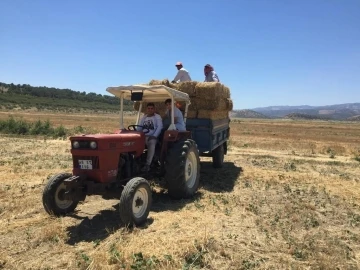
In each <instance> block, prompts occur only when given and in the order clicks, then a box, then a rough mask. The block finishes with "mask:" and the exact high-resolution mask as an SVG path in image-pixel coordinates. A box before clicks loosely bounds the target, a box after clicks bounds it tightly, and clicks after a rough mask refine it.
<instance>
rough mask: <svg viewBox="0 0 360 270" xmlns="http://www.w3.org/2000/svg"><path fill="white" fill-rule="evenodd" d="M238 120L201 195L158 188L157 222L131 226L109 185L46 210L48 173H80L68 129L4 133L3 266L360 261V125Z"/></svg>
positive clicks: (307, 265)
mask: <svg viewBox="0 0 360 270" xmlns="http://www.w3.org/2000/svg"><path fill="white" fill-rule="evenodd" d="M8 114H9V113H6V114H0V117H1V115H3V119H7V117H8V116H7V115H8ZM14 117H15V118H16V119H20V117H23V120H24V121H25V122H36V121H37V120H40V121H42V123H44V121H46V120H47V119H49V122H50V123H52V125H53V127H56V126H59V125H63V126H64V128H65V129H67V130H74V129H75V128H77V127H78V129H80V126H81V128H82V129H84V130H87V129H94V130H95V129H96V130H97V131H99V132H107V131H111V130H115V129H116V128H117V125H118V116H117V115H106V116H105V115H101V114H99V115H83V114H78V115H75V114H66V115H61V114H48V115H46V114H44V115H40V114H35V115H34V114H25V113H24V114H22V115H21V114H19V113H18V114H16V115H14ZM82 119H86V120H84V121H83V120H82ZM133 119H134V117H133V118H126V121H127V123H131V121H133ZM231 125H232V126H231V136H232V137H231V138H232V139H231V145H230V150H229V152H228V155H226V156H225V164H224V167H223V168H222V169H214V168H212V166H211V162H210V161H211V159H210V158H202V159H201V160H202V164H201V165H202V166H201V185H200V189H199V192H198V194H197V195H196V196H195V197H194V198H193V199H187V200H171V199H170V198H169V197H168V196H167V194H166V192H164V191H163V190H161V189H159V188H157V187H154V192H153V201H154V203H153V206H152V209H151V212H150V215H149V219H148V221H147V223H146V224H145V225H144V226H142V227H136V228H133V229H131V230H129V229H127V228H125V227H123V226H122V224H121V223H120V222H119V216H118V208H117V204H118V200H103V199H102V198H101V197H99V196H93V197H88V198H86V201H85V202H84V203H81V204H79V206H78V208H77V211H76V212H75V214H74V215H69V216H66V217H63V218H52V217H50V216H48V215H47V214H46V213H45V211H44V209H43V206H42V203H41V194H42V190H43V187H44V185H45V182H46V179H47V178H49V177H50V176H51V175H53V174H55V173H58V172H61V171H68V172H71V166H72V165H71V164H72V160H71V155H70V152H69V141H68V140H62V139H61V140H59V139H44V138H40V137H33V136H19V137H16V136H7V137H4V136H3V137H0V143H1V145H2V146H3V147H1V148H0V155H1V159H0V178H1V179H2V180H1V182H0V242H1V245H2V249H1V251H0V269H1V268H3V269H358V268H359V267H360V265H359V259H360V258H359V256H360V246H359V242H360V188H359V181H360V179H359V175H360V168H359V161H358V160H356V157H357V156H358V152H357V150H356V149H358V147H359V142H360V139H359V138H360V125H359V124H356V123H353V124H349V123H346V122H338V123H336V122H332V123H330V122H327V123H322V122H320V124H319V122H310V121H308V122H305V121H299V122H296V121H276V120H272V121H270V120H264V121H261V120H255V121H248V120H246V119H245V120H241V122H239V123H232V124H231ZM243 130H246V132H247V133H249V135H246V134H244V132H243ZM304 130H306V132H304ZM331 130H336V133H337V134H338V135H335V134H333V133H331ZM342 130H346V133H347V135H346V136H344V133H343V132H341V131H342ZM78 131H80V130H78ZM320 131H322V132H323V136H321V134H320V133H319V132H320ZM273 134H276V135H273ZM299 134H302V135H303V136H300V135H299ZM244 145H246V147H244ZM328 149H331V150H332V151H334V153H335V155H334V158H332V157H331V156H330V154H331V152H330V151H329V152H328ZM356 155H357V156H356Z"/></svg>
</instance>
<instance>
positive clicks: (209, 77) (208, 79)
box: [205, 71, 220, 82]
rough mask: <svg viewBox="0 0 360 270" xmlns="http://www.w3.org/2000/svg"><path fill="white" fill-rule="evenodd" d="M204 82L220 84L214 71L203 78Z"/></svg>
mask: <svg viewBox="0 0 360 270" xmlns="http://www.w3.org/2000/svg"><path fill="white" fill-rule="evenodd" d="M205 82H220V80H219V77H218V75H217V74H216V72H215V71H210V72H209V73H208V74H206V76H205Z"/></svg>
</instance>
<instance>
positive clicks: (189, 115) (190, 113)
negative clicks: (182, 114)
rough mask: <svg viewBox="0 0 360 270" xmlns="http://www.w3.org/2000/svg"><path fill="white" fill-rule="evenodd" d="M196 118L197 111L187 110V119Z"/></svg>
mask: <svg viewBox="0 0 360 270" xmlns="http://www.w3.org/2000/svg"><path fill="white" fill-rule="evenodd" d="M197 116H198V111H194V110H188V113H187V118H189V119H193V118H197Z"/></svg>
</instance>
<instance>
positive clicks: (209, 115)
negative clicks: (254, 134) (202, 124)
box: [197, 110, 229, 120]
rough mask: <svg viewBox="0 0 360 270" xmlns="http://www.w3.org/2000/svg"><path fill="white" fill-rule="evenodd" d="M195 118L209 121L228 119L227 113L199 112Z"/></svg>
mask: <svg viewBox="0 0 360 270" xmlns="http://www.w3.org/2000/svg"><path fill="white" fill-rule="evenodd" d="M197 118H210V119H211V120H218V119H224V118H229V111H227V110H225V111H213V110H199V111H198V115H197Z"/></svg>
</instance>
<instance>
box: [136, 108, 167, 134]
mask: <svg viewBox="0 0 360 270" xmlns="http://www.w3.org/2000/svg"><path fill="white" fill-rule="evenodd" d="M139 125H140V126H143V127H144V128H140V127H139V128H137V130H149V133H146V134H145V135H146V136H154V137H158V136H159V135H160V132H161V130H162V128H163V123H162V119H161V116H160V115H158V114H157V113H155V114H154V115H153V116H147V114H145V115H144V116H143V117H142V118H141V120H140V123H139Z"/></svg>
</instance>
